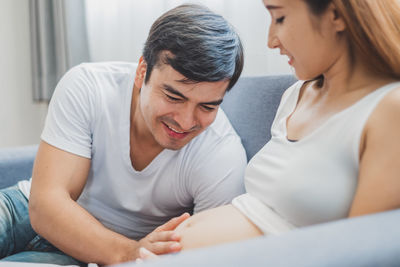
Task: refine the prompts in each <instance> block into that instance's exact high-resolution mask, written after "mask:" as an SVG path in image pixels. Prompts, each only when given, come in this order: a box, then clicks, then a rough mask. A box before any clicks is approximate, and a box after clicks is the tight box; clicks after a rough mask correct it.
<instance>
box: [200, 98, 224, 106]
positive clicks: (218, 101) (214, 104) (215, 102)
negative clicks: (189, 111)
mask: <svg viewBox="0 0 400 267" xmlns="http://www.w3.org/2000/svg"><path fill="white" fill-rule="evenodd" d="M222 100H223V99H219V100H216V101H211V102H205V103H201V104H202V105H210V106H219V105H221V103H222Z"/></svg>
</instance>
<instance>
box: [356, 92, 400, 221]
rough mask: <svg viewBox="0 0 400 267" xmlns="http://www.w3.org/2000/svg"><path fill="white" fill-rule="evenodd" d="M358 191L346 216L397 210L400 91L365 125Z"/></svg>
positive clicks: (399, 200)
mask: <svg viewBox="0 0 400 267" xmlns="http://www.w3.org/2000/svg"><path fill="white" fill-rule="evenodd" d="M360 155H361V156H360V167H359V177H358V187H357V191H356V194H355V197H354V200H353V204H352V207H351V210H350V214H349V216H350V217H352V216H359V215H364V214H368V213H374V212H380V211H385V210H390V209H395V208H399V207H400V194H399V192H400V88H398V89H395V90H394V91H392V92H390V93H388V94H387V95H386V96H385V97H384V98H383V99H382V101H381V102H380V103H379V105H378V106H377V107H376V109H375V110H374V112H373V113H372V114H371V116H370V118H369V119H368V121H367V124H366V127H365V130H364V135H363V142H362V143H361V151H360Z"/></svg>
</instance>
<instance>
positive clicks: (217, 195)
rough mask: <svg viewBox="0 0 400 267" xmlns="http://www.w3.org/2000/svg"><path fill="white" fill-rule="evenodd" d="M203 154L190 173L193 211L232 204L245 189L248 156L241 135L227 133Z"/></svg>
mask: <svg viewBox="0 0 400 267" xmlns="http://www.w3.org/2000/svg"><path fill="white" fill-rule="evenodd" d="M203 152H204V151H203ZM202 154H203V157H201V156H200V157H199V161H198V162H197V163H198V164H195V167H194V168H193V169H192V171H191V173H190V181H191V185H190V187H191V191H192V195H193V202H194V210H193V212H194V213H197V212H200V211H202V210H206V209H210V208H214V207H218V206H221V205H225V204H229V203H231V201H232V199H233V198H235V197H236V196H238V195H240V194H243V193H244V192H245V189H244V171H245V168H246V165H247V160H246V153H245V150H244V148H243V146H242V143H241V141H240V139H239V137H237V136H234V135H232V136H229V137H226V138H224V139H223V140H221V141H220V142H219V143H218V144H216V145H215V146H210V150H209V151H208V152H207V153H202Z"/></svg>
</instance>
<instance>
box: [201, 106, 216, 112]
mask: <svg viewBox="0 0 400 267" xmlns="http://www.w3.org/2000/svg"><path fill="white" fill-rule="evenodd" d="M202 107H203V108H204V109H205V110H206V111H213V110H215V108H214V107H209V106H202Z"/></svg>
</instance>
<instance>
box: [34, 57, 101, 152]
mask: <svg viewBox="0 0 400 267" xmlns="http://www.w3.org/2000/svg"><path fill="white" fill-rule="evenodd" d="M95 102H96V101H95V95H94V86H93V83H92V82H91V81H90V76H89V75H88V73H87V71H86V70H85V68H84V67H83V66H82V65H79V66H76V67H74V68H72V69H71V70H69V71H68V72H67V73H66V74H65V75H64V76H63V77H62V79H61V80H60V82H59V83H58V84H57V87H56V89H55V91H54V94H53V96H52V98H51V101H50V105H49V110H48V113H47V117H46V122H45V126H44V129H43V132H42V135H41V139H42V140H43V141H45V142H46V143H48V144H50V145H52V146H55V147H57V148H59V149H62V150H64V151H67V152H70V153H73V154H76V155H79V156H82V157H85V158H91V147H92V128H93V125H94V121H95Z"/></svg>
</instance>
